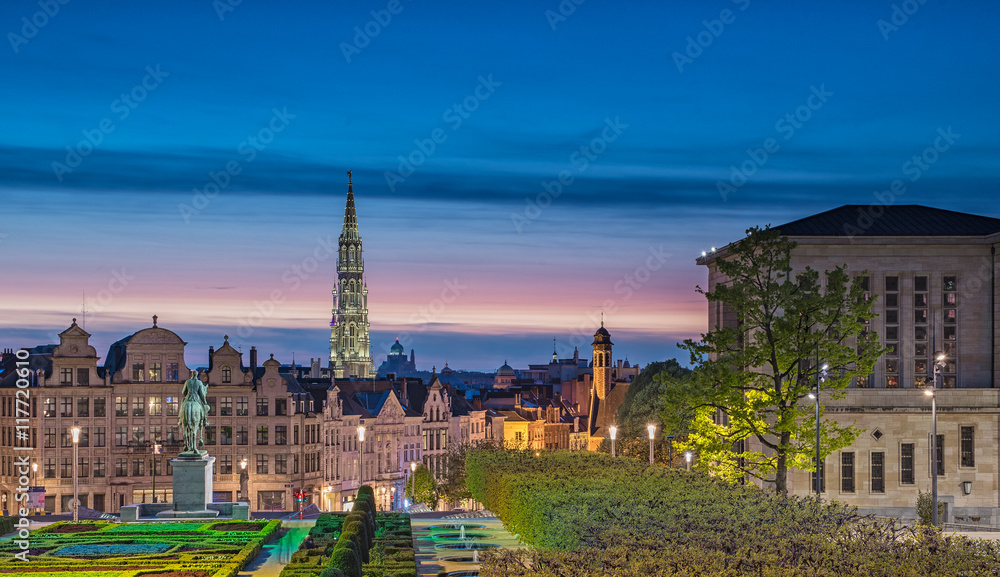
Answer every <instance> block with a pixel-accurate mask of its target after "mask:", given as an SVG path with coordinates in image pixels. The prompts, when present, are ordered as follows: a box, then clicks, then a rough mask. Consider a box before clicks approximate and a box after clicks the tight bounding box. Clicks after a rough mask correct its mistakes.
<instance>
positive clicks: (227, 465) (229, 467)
mask: <svg viewBox="0 0 1000 577" xmlns="http://www.w3.org/2000/svg"><path fill="white" fill-rule="evenodd" d="M219 474H220V475H232V474H233V456H232V455H222V456H221V457H219Z"/></svg>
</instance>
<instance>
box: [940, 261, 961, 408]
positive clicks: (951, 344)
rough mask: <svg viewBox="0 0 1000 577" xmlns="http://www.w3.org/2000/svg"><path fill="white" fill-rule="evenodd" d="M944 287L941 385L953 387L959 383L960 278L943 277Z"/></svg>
mask: <svg viewBox="0 0 1000 577" xmlns="http://www.w3.org/2000/svg"><path fill="white" fill-rule="evenodd" d="M942 287H943V289H944V292H943V294H944V309H943V310H942V315H943V316H944V328H943V335H944V354H945V361H944V368H943V369H942V371H941V373H942V375H941V386H942V387H943V388H946V389H953V388H955V386H956V384H957V375H956V372H957V371H956V359H957V356H956V351H957V348H958V346H957V345H958V343H957V340H958V329H957V326H956V323H957V322H958V308H957V307H958V293H957V292H956V291H957V290H958V279H957V278H956V277H954V276H946V277H944V278H943V279H942Z"/></svg>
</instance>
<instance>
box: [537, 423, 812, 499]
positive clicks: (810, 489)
mask: <svg viewBox="0 0 1000 577" xmlns="http://www.w3.org/2000/svg"><path fill="white" fill-rule="evenodd" d="M520 434H521V433H518V435H520ZM518 440H520V439H518ZM813 464H814V465H815V464H816V457H813ZM809 491H810V492H812V493H815V492H816V471H813V472H812V474H811V475H810V482H809ZM819 492H820V493H826V461H825V460H824V461H823V462H821V463H820V464H819Z"/></svg>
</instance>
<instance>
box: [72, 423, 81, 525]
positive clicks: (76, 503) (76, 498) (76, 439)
mask: <svg viewBox="0 0 1000 577" xmlns="http://www.w3.org/2000/svg"><path fill="white" fill-rule="evenodd" d="M79 455H80V427H73V522H74V523H75V522H77V521H79V520H80V486H79V481H80V479H79V475H78V473H79V471H78V467H79V464H80V457H79Z"/></svg>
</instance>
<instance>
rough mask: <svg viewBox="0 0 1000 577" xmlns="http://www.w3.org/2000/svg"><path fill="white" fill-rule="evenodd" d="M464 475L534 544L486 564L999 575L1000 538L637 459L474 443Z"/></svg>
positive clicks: (653, 571) (529, 573) (498, 568)
mask: <svg viewBox="0 0 1000 577" xmlns="http://www.w3.org/2000/svg"><path fill="white" fill-rule="evenodd" d="M466 475H467V477H466V482H467V486H468V487H469V489H470V490H471V491H472V494H473V496H474V497H475V498H476V500H478V501H480V502H481V503H483V505H484V506H485V507H486V508H488V509H489V510H490V511H492V512H493V513H494V514H495V515H496V516H497V517H498V518H500V519H501V520H502V521H503V523H504V525H505V526H506V527H507V529H508V530H509V531H511V532H512V533H515V534H517V535H519V536H520V538H521V539H522V540H523V541H524V542H526V543H528V544H530V545H534V546H536V547H537V549H534V550H531V551H528V552H511V551H494V552H485V553H483V554H482V559H483V565H482V575H484V576H501V575H503V576H508V575H510V576H522V577H540V576H542V575H545V576H550V575H574V576H579V577H597V576H603V575H610V574H613V575H616V576H619V577H633V576H635V577H639V576H645V575H662V576H673V575H692V576H693V575H725V576H728V577H742V576H749V575H754V576H758V575H760V576H774V577H779V576H781V577H784V576H792V575H810V576H815V577H861V576H864V577H868V576H884V577H889V576H897V575H904V576H906V575H913V576H917V575H920V576H924V575H941V576H943V575H961V574H966V575H1000V561H998V555H1000V543H995V542H988V541H973V540H970V539H965V538H960V537H944V536H942V535H941V533H940V532H939V531H937V530H936V529H931V530H926V529H924V530H911V529H908V528H905V527H902V526H900V525H898V524H897V523H895V522H891V521H877V520H875V519H874V518H871V517H862V516H861V515H858V514H857V512H856V510H855V509H854V508H850V507H846V506H844V505H841V504H837V503H817V502H816V501H815V500H814V499H801V498H794V497H792V498H786V497H781V496H778V495H775V494H773V493H768V492H764V491H762V490H760V489H758V488H756V487H754V486H738V485H730V484H727V483H724V482H722V481H719V480H717V479H714V478H711V477H707V476H704V475H701V474H697V473H689V472H687V471H683V470H677V469H667V468H665V467H662V466H659V465H656V466H650V465H648V464H646V463H643V462H642V461H639V460H634V459H621V458H619V459H611V457H610V456H607V455H603V454H597V453H585V452H584V453H581V452H574V453H569V452H545V453H543V454H542V455H539V456H537V457H536V456H535V454H534V453H533V452H528V451H485V450H473V451H470V453H469V455H468V457H467V462H466Z"/></svg>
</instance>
